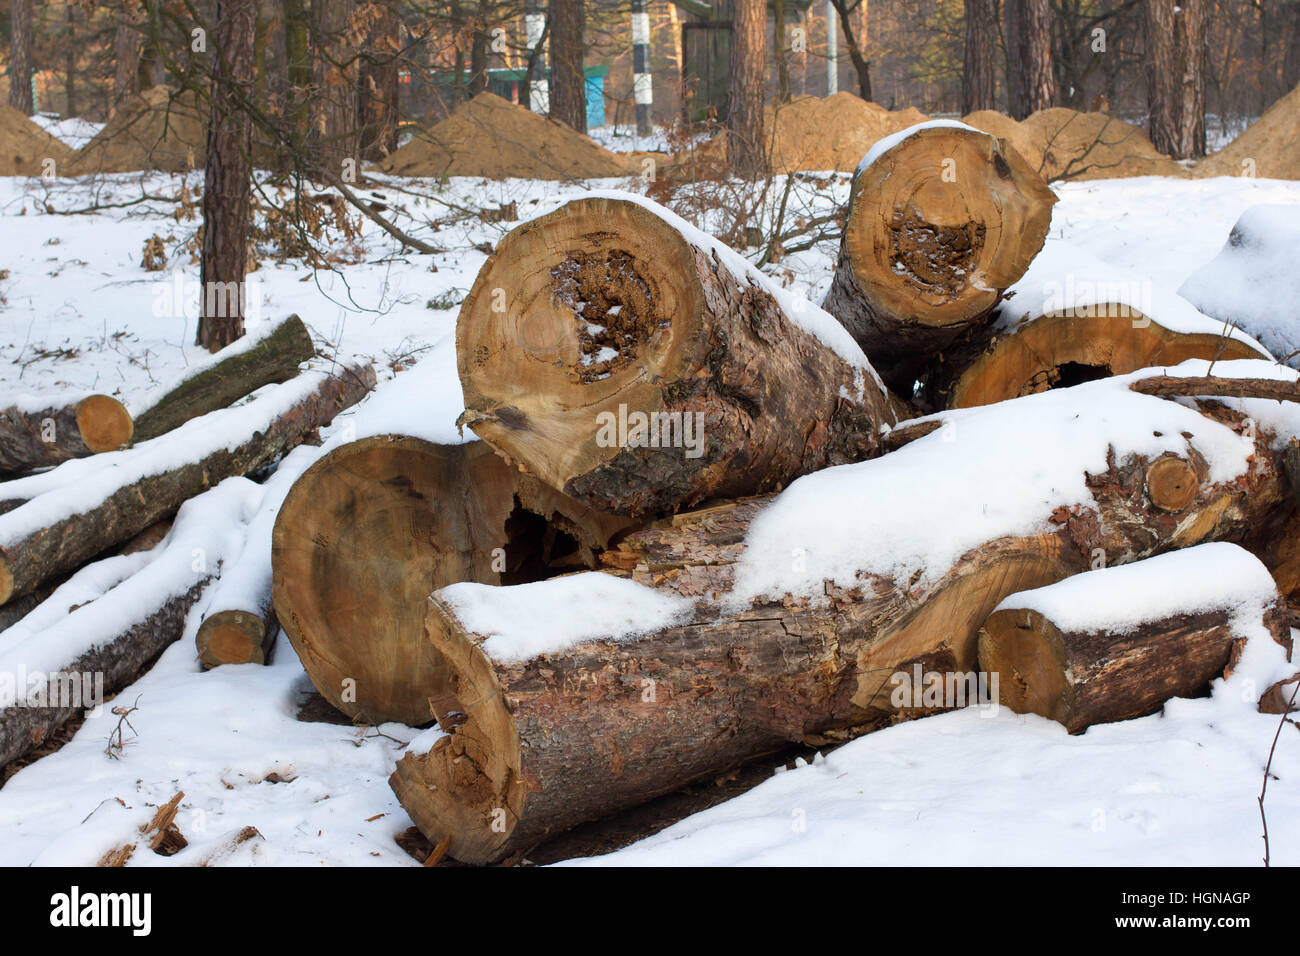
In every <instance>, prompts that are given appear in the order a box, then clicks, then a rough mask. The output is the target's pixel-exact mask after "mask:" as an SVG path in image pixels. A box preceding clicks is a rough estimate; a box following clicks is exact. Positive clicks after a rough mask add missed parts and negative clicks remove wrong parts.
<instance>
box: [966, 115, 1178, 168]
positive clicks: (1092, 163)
mask: <svg viewBox="0 0 1300 956" xmlns="http://www.w3.org/2000/svg"><path fill="white" fill-rule="evenodd" d="M962 122H964V123H967V124H968V125H970V126H974V127H975V128H976V129H982V130H984V131H985V132H986V133H992V134H993V135H994V136H1001V137H1002V138H1003V139H1006V140H1007V141H1009V142H1010V143H1011V145H1012V146H1013V147H1015V149H1016V151H1017V152H1019V153H1020V154H1021V155H1022V156H1023V157H1024V158H1025V160H1026V161H1028V163H1029V165H1030V166H1032V167H1034V168H1035V169H1037V170H1039V171H1040V172H1041V173H1042V174H1043V175H1044V177H1046V178H1047V179H1049V180H1053V179H1116V178H1119V177H1122V176H1174V177H1179V178H1186V177H1187V176H1188V173H1187V170H1185V169H1184V168H1183V167H1182V166H1180V165H1178V163H1176V162H1174V161H1173V160H1172V159H1170V158H1169V157H1168V156H1165V155H1164V154H1162V153H1161V152H1159V151H1158V150H1157V149H1156V148H1155V147H1154V146H1152V145H1151V140H1149V139H1147V135H1146V133H1145V132H1143V131H1142V130H1141V129H1139V128H1138V127H1136V126H1134V125H1132V124H1131V123H1126V122H1124V121H1123V120H1121V119H1116V118H1115V117H1113V116H1108V115H1106V114H1105V113H1080V112H1078V111H1077V110H1072V109H1067V108H1065V107H1055V108H1053V109H1047V110H1039V111H1038V112H1037V113H1035V114H1034V115H1033V116H1031V117H1029V118H1028V119H1027V120H1025V121H1024V122H1023V123H1017V122H1016V121H1015V120H1013V119H1012V118H1011V117H1009V116H1005V115H1003V114H1002V113H997V112H994V111H992V110H980V111H979V112H978V113H972V114H970V115H969V116H967V117H964V118H963V120H962Z"/></svg>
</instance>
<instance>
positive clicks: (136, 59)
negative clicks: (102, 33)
mask: <svg viewBox="0 0 1300 956" xmlns="http://www.w3.org/2000/svg"><path fill="white" fill-rule="evenodd" d="M117 16H118V20H117V29H116V34H115V36H114V40H113V57H114V59H115V60H116V63H115V66H116V71H115V73H114V75H113V104H114V106H116V105H117V104H118V103H120V102H122V98H123V97H125V96H128V95H130V94H131V93H139V92H140V44H141V38H142V34H141V30H142V29H143V28H142V21H143V19H144V10H143V9H142V8H141V6H140V0H120V4H119V9H118V15H117Z"/></svg>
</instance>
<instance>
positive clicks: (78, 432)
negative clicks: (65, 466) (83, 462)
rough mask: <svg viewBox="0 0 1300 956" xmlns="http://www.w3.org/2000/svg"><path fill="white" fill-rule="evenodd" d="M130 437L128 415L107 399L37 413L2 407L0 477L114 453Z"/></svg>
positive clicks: (96, 398) (98, 397) (97, 397)
mask: <svg viewBox="0 0 1300 956" xmlns="http://www.w3.org/2000/svg"><path fill="white" fill-rule="evenodd" d="M131 435H132V422H131V414H130V412H128V411H127V410H126V408H125V407H124V406H123V405H122V403H121V402H119V401H118V400H117V399H115V398H113V397H111V396H109V395H90V396H87V397H86V398H82V399H79V400H78V401H76V402H71V403H69V404H67V405H58V406H51V407H49V408H44V409H39V410H37V411H28V410H26V409H23V408H19V407H16V406H15V407H12V408H6V409H3V410H0V474H6V475H12V474H20V473H22V472H26V471H31V470H33V469H35V468H47V467H49V466H51V465H57V464H59V463H60V462H64V461H68V460H69V459H72V458H85V457H87V456H89V455H97V454H99V453H100V452H105V451H117V450H118V449H119V448H125V447H126V446H127V445H128V444H129V443H130V441H131Z"/></svg>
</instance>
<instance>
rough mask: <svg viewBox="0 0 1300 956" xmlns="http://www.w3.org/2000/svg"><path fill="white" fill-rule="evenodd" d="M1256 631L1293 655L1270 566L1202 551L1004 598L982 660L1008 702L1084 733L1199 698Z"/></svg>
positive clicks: (1244, 555) (986, 633) (985, 635)
mask: <svg viewBox="0 0 1300 956" xmlns="http://www.w3.org/2000/svg"><path fill="white" fill-rule="evenodd" d="M1260 629H1263V631H1265V632H1267V633H1268V634H1269V635H1270V636H1271V637H1272V638H1273V640H1275V641H1276V642H1277V643H1279V644H1281V645H1282V646H1283V647H1285V648H1287V650H1288V652H1289V651H1290V647H1291V637H1290V626H1289V624H1288V622H1287V615H1286V608H1285V604H1284V603H1283V602H1282V600H1281V598H1280V597H1279V595H1278V593H1277V588H1276V587H1275V586H1274V584H1273V581H1272V579H1271V578H1270V577H1269V574H1268V571H1267V569H1265V567H1264V566H1263V565H1262V564H1261V563H1260V562H1259V560H1258V559H1256V558H1255V557H1253V556H1252V555H1251V554H1250V553H1249V552H1247V551H1245V550H1244V549H1242V548H1239V547H1237V546H1236V545H1232V544H1224V543H1219V544H1205V545H1201V546H1200V547H1196V548H1189V549H1187V550H1185V551H1175V552H1173V553H1170V554H1165V555H1161V556H1159V557H1154V558H1148V559H1147V560H1145V561H1138V562H1136V563H1134V564H1129V565H1122V566H1120V567H1115V568H1104V569H1102V570H1098V571H1090V572H1088V573H1087V574H1081V575H1078V576H1076V577H1073V578H1070V579H1068V580H1066V581H1061V582H1059V583H1057V584H1053V585H1049V586H1048V587H1045V588H1041V589H1038V590H1035V591H1029V592H1026V593H1023V594H1014V595H1012V596H1010V597H1008V598H1007V599H1006V600H1004V601H1003V602H1002V603H1001V604H1000V605H998V608H997V610H996V611H994V613H993V614H992V615H990V616H989V619H988V620H987V621H985V622H984V626H983V628H981V630H980V636H979V662H980V669H981V670H982V671H984V672H985V673H987V674H989V675H990V681H991V684H992V685H993V686H996V687H997V688H998V700H999V702H1000V703H1001V704H1002V705H1004V706H1006V707H1010V708H1011V709H1012V710H1014V711H1015V712H1016V713H1020V714H1039V715H1041V716H1043V717H1047V718H1048V719H1050V720H1055V721H1057V722H1058V723H1060V724H1063V725H1064V726H1065V728H1066V729H1067V730H1068V731H1069V732H1070V733H1072V734H1079V733H1083V731H1085V730H1086V729H1087V728H1089V727H1091V726H1092V725H1093V724H1100V723H1109V722H1112V721H1116V720H1129V719H1132V718H1134V717H1143V716H1145V715H1147V714H1152V713H1155V712H1156V711H1158V710H1160V708H1161V707H1162V706H1163V705H1164V703H1165V702H1166V701H1167V700H1169V699H1171V698H1173V697H1189V696H1193V695H1195V694H1198V693H1201V692H1202V691H1204V690H1205V688H1206V687H1208V686H1209V684H1210V681H1212V680H1213V679H1214V678H1215V677H1218V676H1219V675H1221V674H1222V673H1223V671H1224V668H1225V666H1226V665H1227V664H1228V662H1229V659H1230V657H1231V655H1232V651H1233V645H1234V643H1235V642H1237V641H1240V640H1244V639H1246V638H1248V637H1249V636H1250V633H1251V631H1252V630H1254V631H1256V632H1258V631H1259V630H1260ZM992 675H997V679H996V681H994V680H993V679H992Z"/></svg>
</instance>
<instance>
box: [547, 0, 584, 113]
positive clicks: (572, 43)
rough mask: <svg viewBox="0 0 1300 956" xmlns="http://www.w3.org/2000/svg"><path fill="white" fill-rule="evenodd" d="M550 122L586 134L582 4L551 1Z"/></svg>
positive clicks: (580, 1) (574, 1) (559, 0)
mask: <svg viewBox="0 0 1300 956" xmlns="http://www.w3.org/2000/svg"><path fill="white" fill-rule="evenodd" d="M549 24H550V31H551V113H550V115H551V119H554V120H559V121H560V122H561V123H564V124H565V125H567V126H570V127H572V128H573V129H576V130H577V131H578V132H579V133H585V132H587V81H586V77H585V76H584V75H583V72H582V64H583V51H584V49H585V47H584V37H583V34H584V33H585V32H586V25H587V17H586V12H585V11H584V9H583V0H550V19H549Z"/></svg>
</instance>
